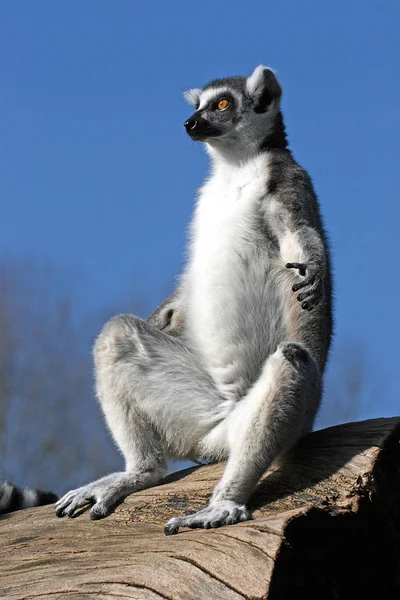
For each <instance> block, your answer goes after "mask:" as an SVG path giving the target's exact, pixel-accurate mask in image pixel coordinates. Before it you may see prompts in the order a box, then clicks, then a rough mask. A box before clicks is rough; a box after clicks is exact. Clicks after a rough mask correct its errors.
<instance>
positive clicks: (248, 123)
mask: <svg viewBox="0 0 400 600" xmlns="http://www.w3.org/2000/svg"><path fill="white" fill-rule="evenodd" d="M186 98H187V99H188V100H189V102H191V103H192V104H193V105H194V107H195V113H194V114H193V115H192V116H191V117H190V118H189V119H188V120H187V121H186V122H185V128H186V130H187V132H188V134H189V135H190V137H191V138H192V139H193V140H197V141H202V142H205V144H206V148H207V150H208V152H209V154H210V157H211V163H212V168H211V174H210V176H209V178H208V179H207V181H206V183H205V184H204V185H203V187H202V188H201V189H200V191H199V196H198V201H197V205H196V209H195V212H194V217H193V222H192V226H191V236H190V244H189V259H188V264H187V267H186V269H185V272H184V274H183V276H182V278H181V281H180V285H179V288H178V290H177V292H176V293H175V294H174V295H173V296H172V297H171V298H170V299H169V300H167V301H166V302H165V303H164V304H163V305H161V307H160V308H159V309H157V310H156V311H155V312H154V313H153V314H152V315H151V316H150V317H149V319H148V321H147V322H146V321H143V320H141V319H139V318H138V317H136V316H133V315H121V316H118V317H115V318H113V319H111V321H109V322H108V323H107V324H106V325H105V327H104V329H103V330H102V332H101V334H100V335H99V337H98V339H97V341H96V343H95V347H94V361H95V374H96V386H97V395H98V398H99V401H100V405H101V408H102V410H103V412H104V414H105V417H106V420H107V423H108V426H109V428H110V430H111V432H112V435H113V437H114V439H115V441H116V443H117V444H118V446H119V448H120V449H121V451H122V453H123V455H124V457H125V460H126V470H125V472H122V473H113V474H111V475H107V476H106V477H103V478H102V479H100V480H98V481H95V482H94V483H90V484H89V485H86V486H84V487H81V488H79V489H77V490H73V491H71V492H69V493H68V494H66V495H65V496H64V497H63V498H61V500H59V502H58V503H57V504H56V514H57V516H59V517H62V516H65V515H68V516H72V515H73V513H74V512H75V511H76V510H77V509H78V508H79V507H81V506H83V505H85V504H88V503H90V504H93V506H92V509H91V513H90V516H91V518H92V519H99V518H102V517H105V516H106V515H108V514H109V513H110V512H111V511H112V510H113V508H114V507H115V505H116V504H117V503H118V502H119V501H120V500H121V499H123V498H125V497H126V496H128V495H129V494H131V493H132V492H135V491H137V490H141V489H143V488H146V487H149V486H152V485H154V484H155V483H156V482H158V481H160V479H161V478H162V476H163V475H164V474H165V472H166V460H167V457H169V456H174V457H187V458H190V457H203V458H206V459H214V460H223V459H227V461H228V462H227V465H226V468H225V472H224V474H223V477H222V479H221V481H220V482H219V483H218V485H217V486H216V488H215V490H214V493H213V494H212V497H211V500H210V503H209V505H208V506H207V507H206V508H204V509H203V510H200V511H198V512H196V513H195V514H192V515H189V516H182V517H176V518H173V519H171V520H170V521H168V523H167V524H166V527H165V533H166V534H173V533H176V532H177V531H178V529H179V528H180V527H183V526H187V527H204V528H208V527H219V526H221V525H228V524H232V523H237V522H239V521H245V520H247V519H248V518H249V512H248V509H247V508H246V503H247V501H248V498H249V496H250V494H251V493H252V491H253V490H254V487H255V485H256V484H257V482H258V480H259V478H260V477H261V476H262V475H263V473H264V472H265V471H266V469H267V468H268V467H269V466H270V464H271V462H272V461H273V460H274V459H276V458H277V457H279V456H280V455H282V454H283V453H284V452H285V451H286V450H287V449H288V448H290V447H291V446H292V445H293V444H295V442H296V441H297V440H298V439H299V438H300V437H301V436H302V435H303V434H305V433H306V432H308V431H310V430H311V428H312V425H313V422H314V418H315V415H316V412H317V410H318V406H319V404H320V398H321V388H322V374H323V371H324V367H325V363H326V360H327V355H328V350H329V345H330V340H331V333H332V314H331V273H330V261H329V253H328V247H327V241H326V236H325V233H324V229H323V225H322V222H321V216H320V212H319V206H318V201H317V198H316V195H315V193H314V189H313V186H312V183H311V180H310V177H309V176H308V174H307V173H306V172H305V171H304V169H302V168H301V167H300V166H299V165H298V164H297V163H296V162H295V160H294V159H293V157H292V154H291V152H290V151H289V150H288V147H287V141H286V135H285V128H284V124H283V119H282V114H281V110H280V100H281V87H280V85H279V83H278V81H277V79H276V77H275V74H274V73H273V71H272V70H271V69H268V68H266V67H263V66H259V67H257V68H256V69H255V71H254V72H253V74H252V75H251V76H250V77H248V78H246V77H230V78H227V79H220V80H216V81H213V82H211V83H209V84H208V85H206V86H205V87H204V88H202V89H195V90H190V91H189V92H187V93H186Z"/></svg>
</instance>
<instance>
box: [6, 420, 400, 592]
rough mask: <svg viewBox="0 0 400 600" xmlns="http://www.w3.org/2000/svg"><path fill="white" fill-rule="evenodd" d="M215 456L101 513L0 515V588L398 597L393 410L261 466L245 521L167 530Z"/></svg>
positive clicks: (397, 455) (199, 489)
mask: <svg viewBox="0 0 400 600" xmlns="http://www.w3.org/2000/svg"><path fill="white" fill-rule="evenodd" d="M223 468H224V465H222V464H217V465H207V466H202V467H195V468H192V469H187V470H186V471H182V472H179V473H175V474H172V475H169V476H168V477H166V478H165V479H164V481H163V483H162V484H161V485H159V486H157V487H154V488H151V489H149V490H145V491H142V492H139V493H137V494H134V495H132V496H130V497H129V498H128V499H127V500H126V501H125V502H124V503H122V504H121V505H120V506H119V507H118V508H117V509H116V511H115V513H114V514H113V515H111V516H110V517H109V518H107V519H105V520H102V521H89V519H88V514H87V513H84V514H81V515H80V516H79V517H77V518H73V519H61V520H60V519H57V518H56V517H55V516H54V513H53V509H52V507H40V508H35V509H29V510H24V511H19V512H16V513H11V514H8V515H4V516H3V517H1V518H0V556H1V559H0V597H2V598H7V600H30V599H33V598H35V599H41V600H42V599H43V600H45V599H46V600H49V599H50V598H51V599H54V600H78V599H85V598H87V599H90V600H115V599H116V598H119V599H121V600H122V599H127V598H131V599H136V600H156V599H160V598H163V599H168V600H242V599H243V598H246V599H252V600H256V599H257V600H258V599H259V600H261V599H266V598H268V599H272V600H275V599H279V600H282V599H283V600H284V599H289V598H295V597H296V598H297V596H298V593H299V592H302V593H303V594H304V595H305V597H306V598H307V599H310V598H318V599H319V600H321V599H323V600H326V599H330V598H332V599H333V598H335V599H342V598H352V599H355V598H374V599H375V598H376V599H378V598H385V599H389V598H394V597H399V598H400V584H399V573H400V418H392V419H374V420H370V421H364V422H360V423H349V424H346V425H341V426H337V427H332V428H329V429H325V430H322V431H317V432H314V433H312V434H310V435H308V436H307V437H306V438H304V439H303V440H302V442H301V443H300V444H299V445H298V446H297V447H296V448H295V449H294V450H293V451H291V452H290V453H289V454H288V455H287V456H286V457H285V459H284V460H283V461H282V462H281V463H280V464H277V465H275V466H274V467H273V468H272V469H270V470H269V471H268V472H267V473H266V475H265V476H264V478H263V479H262V481H261V482H260V484H259V486H258V488H257V490H256V492H255V493H254V494H253V497H252V499H251V503H250V508H251V510H252V514H253V519H252V520H251V521H248V522H247V523H242V524H239V525H233V526H229V527H223V528H220V529H213V530H198V529H196V530H181V531H180V532H179V534H178V535H175V536H169V537H166V536H164V534H163V524H164V523H165V521H166V520H167V519H169V518H170V517H172V516H174V515H179V514H181V513H182V512H184V511H191V512H192V511H196V510H198V509H199V508H201V507H203V506H204V505H205V504H206V502H207V499H208V497H209V495H210V493H211V491H212V488H213V487H214V485H215V484H216V482H217V481H218V479H219V478H220V476H221V474H222V471H223ZM396 594H398V595H396Z"/></svg>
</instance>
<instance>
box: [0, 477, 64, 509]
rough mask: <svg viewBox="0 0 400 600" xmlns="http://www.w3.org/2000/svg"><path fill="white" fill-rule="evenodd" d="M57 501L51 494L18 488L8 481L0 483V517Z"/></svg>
mask: <svg viewBox="0 0 400 600" xmlns="http://www.w3.org/2000/svg"><path fill="white" fill-rule="evenodd" d="M57 500H58V496H57V495H56V494H53V492H42V491H41V490H31V489H29V488H20V487H18V486H16V485H13V484H12V483H10V482H9V481H0V515H4V514H5V513H9V512H12V511H14V510H21V509H22V508H30V507H32V506H41V505H42V504H53V503H54V502H56V501H57Z"/></svg>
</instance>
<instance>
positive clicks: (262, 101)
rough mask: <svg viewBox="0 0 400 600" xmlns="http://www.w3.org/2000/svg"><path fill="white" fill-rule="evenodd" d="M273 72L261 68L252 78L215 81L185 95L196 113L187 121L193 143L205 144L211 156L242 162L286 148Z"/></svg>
mask: <svg viewBox="0 0 400 600" xmlns="http://www.w3.org/2000/svg"><path fill="white" fill-rule="evenodd" d="M281 96H282V89H281V86H280V85H279V83H278V80H277V78H276V76H275V74H274V72H273V71H272V70H271V69H269V68H268V67H264V66H262V65H260V66H258V67H257V68H256V69H255V70H254V72H253V73H252V75H250V77H228V78H226V79H216V80H215V81H212V82H211V83H209V84H207V85H206V86H205V87H204V88H202V89H192V90H188V91H187V92H185V98H186V100H187V101H188V102H189V103H190V104H192V105H193V106H194V107H195V109H196V112H195V113H194V114H193V115H192V116H191V117H190V118H189V119H188V120H187V121H185V128H186V131H187V133H188V134H189V135H190V137H191V138H192V140H195V141H200V142H206V143H207V145H208V146H209V148H210V149H211V154H214V152H215V153H217V154H222V155H225V156H226V157H235V158H238V159H239V160H240V159H242V158H244V157H245V156H249V155H251V154H254V153H257V152H259V151H260V150H262V149H266V148H269V147H279V148H286V146H287V142H286V136H285V132H284V126H283V120H282V114H281V112H280V100H281Z"/></svg>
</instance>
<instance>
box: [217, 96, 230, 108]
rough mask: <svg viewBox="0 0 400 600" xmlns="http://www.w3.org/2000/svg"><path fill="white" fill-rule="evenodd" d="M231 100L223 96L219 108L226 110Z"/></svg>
mask: <svg viewBox="0 0 400 600" xmlns="http://www.w3.org/2000/svg"><path fill="white" fill-rule="evenodd" d="M229 104H230V102H229V100H227V99H226V98H221V100H219V101H218V104H217V106H218V110H226V109H227V108H228V106H229Z"/></svg>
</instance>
